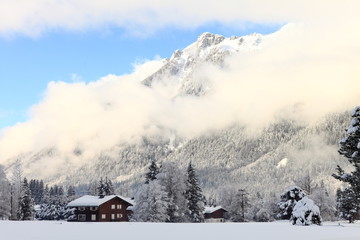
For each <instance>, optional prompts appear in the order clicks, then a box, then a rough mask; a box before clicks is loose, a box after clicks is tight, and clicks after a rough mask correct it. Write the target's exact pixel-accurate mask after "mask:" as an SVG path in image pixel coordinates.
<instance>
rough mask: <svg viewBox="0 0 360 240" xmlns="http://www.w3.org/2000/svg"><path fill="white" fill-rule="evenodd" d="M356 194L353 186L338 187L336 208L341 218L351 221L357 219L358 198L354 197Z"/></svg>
mask: <svg viewBox="0 0 360 240" xmlns="http://www.w3.org/2000/svg"><path fill="white" fill-rule="evenodd" d="M355 196H356V194H354V192H353V189H352V188H351V187H348V188H345V189H344V190H340V189H338V190H337V192H336V208H337V215H338V217H339V218H342V219H346V220H348V221H349V223H353V222H354V221H355V217H356V214H357V211H356V209H357V206H358V205H357V200H356V199H354V197H355Z"/></svg>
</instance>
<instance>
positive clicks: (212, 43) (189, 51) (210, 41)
mask: <svg viewBox="0 0 360 240" xmlns="http://www.w3.org/2000/svg"><path fill="white" fill-rule="evenodd" d="M264 39H266V36H263V35H261V34H257V33H254V34H251V35H248V36H243V37H236V36H233V37H230V38H225V37H224V36H221V35H218V34H215V35H214V34H211V33H208V32H207V33H203V34H201V35H200V36H199V38H198V39H197V41H196V42H194V43H193V44H191V45H189V46H188V47H186V48H185V49H183V50H176V51H175V52H174V53H173V55H172V56H171V58H170V59H166V63H165V64H164V66H163V67H162V68H160V69H159V70H158V71H157V72H155V73H154V74H152V75H150V76H149V77H147V78H146V79H144V80H143V84H145V85H146V86H149V87H151V86H152V85H154V84H165V85H167V84H169V82H172V83H173V84H174V82H175V85H176V92H175V95H174V96H176V95H185V94H190V95H195V96H200V95H203V94H205V93H206V92H207V91H208V90H209V89H210V87H211V86H209V85H210V83H209V82H208V81H207V79H204V78H201V77H198V76H197V77H194V76H193V73H194V70H195V69H198V68H200V67H201V66H202V65H203V64H209V63H211V64H214V65H216V66H219V67H223V65H224V60H225V58H226V57H228V56H229V55H231V54H233V53H236V52H246V51H254V50H256V49H259V48H260V46H261V43H262V41H263V40H264Z"/></svg>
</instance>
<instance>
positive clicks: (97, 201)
mask: <svg viewBox="0 0 360 240" xmlns="http://www.w3.org/2000/svg"><path fill="white" fill-rule="evenodd" d="M115 197H118V198H120V199H122V200H124V201H125V202H128V203H130V204H131V205H134V201H132V200H131V199H129V198H125V197H122V196H120V195H109V196H104V197H103V198H100V197H99V196H91V195H85V196H82V197H80V198H78V199H75V200H74V201H71V202H69V204H68V207H98V206H100V205H101V204H103V203H105V202H107V201H109V200H111V199H113V198H115Z"/></svg>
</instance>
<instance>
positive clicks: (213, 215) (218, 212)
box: [204, 206, 227, 222]
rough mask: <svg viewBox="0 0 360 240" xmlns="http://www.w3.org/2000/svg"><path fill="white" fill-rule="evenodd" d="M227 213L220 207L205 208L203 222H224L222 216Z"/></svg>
mask: <svg viewBox="0 0 360 240" xmlns="http://www.w3.org/2000/svg"><path fill="white" fill-rule="evenodd" d="M226 212H227V211H226V210H225V209H224V208H222V207H221V206H218V207H205V210H204V218H205V222H225V218H224V214H225V213H226Z"/></svg>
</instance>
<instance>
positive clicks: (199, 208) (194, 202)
mask: <svg viewBox="0 0 360 240" xmlns="http://www.w3.org/2000/svg"><path fill="white" fill-rule="evenodd" d="M186 184H187V189H186V192H185V197H186V199H187V201H188V210H189V213H188V215H189V219H190V221H191V222H204V213H203V212H204V199H205V198H204V196H203V195H202V190H201V188H200V186H199V183H198V179H197V177H196V173H195V169H194V168H193V166H192V165H191V162H190V163H189V166H188V168H187V181H186Z"/></svg>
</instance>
